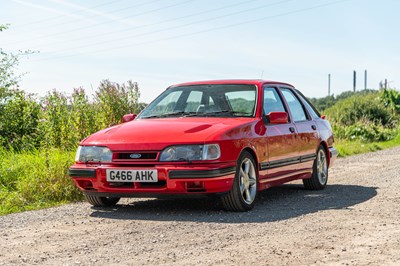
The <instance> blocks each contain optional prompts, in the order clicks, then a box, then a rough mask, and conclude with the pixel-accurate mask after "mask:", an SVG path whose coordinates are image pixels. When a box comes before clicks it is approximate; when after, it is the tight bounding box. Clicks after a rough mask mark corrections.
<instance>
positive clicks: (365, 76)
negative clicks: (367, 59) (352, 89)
mask: <svg viewBox="0 0 400 266" xmlns="http://www.w3.org/2000/svg"><path fill="white" fill-rule="evenodd" d="M364 90H367V70H365V71H364Z"/></svg>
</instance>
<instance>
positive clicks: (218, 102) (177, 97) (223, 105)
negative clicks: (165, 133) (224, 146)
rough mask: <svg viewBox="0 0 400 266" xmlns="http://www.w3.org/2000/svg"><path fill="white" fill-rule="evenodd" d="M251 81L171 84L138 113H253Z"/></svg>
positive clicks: (148, 115) (153, 115)
mask: <svg viewBox="0 0 400 266" xmlns="http://www.w3.org/2000/svg"><path fill="white" fill-rule="evenodd" d="M256 97H257V93H256V87H255V86H254V85H227V84H223V85H221V84H218V85H193V86H178V87H172V88H170V89H168V90H166V91H165V92H164V93H162V94H161V95H160V96H159V97H158V98H156V99H155V100H154V101H153V102H152V103H151V104H149V106H147V107H146V108H145V109H144V110H143V111H142V113H141V114H140V115H139V116H138V118H141V119H149V118H164V117H254V113H255V106H256Z"/></svg>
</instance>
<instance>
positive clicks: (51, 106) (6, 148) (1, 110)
mask: <svg viewBox="0 0 400 266" xmlns="http://www.w3.org/2000/svg"><path fill="white" fill-rule="evenodd" d="M139 95H140V93H139V88H138V86H137V83H134V82H131V81H129V82H128V83H127V84H118V83H114V82H110V81H108V80H104V81H102V82H101V84H100V86H99V88H98V89H97V90H96V91H95V92H94V95H92V97H90V96H89V95H87V94H86V92H85V90H84V89H82V88H78V89H75V90H74V92H73V93H72V95H66V94H64V93H61V92H59V91H56V90H53V91H51V92H49V93H48V94H47V95H46V96H45V97H42V98H39V97H37V96H35V95H30V94H27V93H25V92H23V91H19V90H8V91H6V92H5V93H4V94H2V95H1V97H0V215H4V214H7V213H12V212H19V211H24V210H31V209H37V208H42V207H47V206H54V205H57V204H61V203H64V202H70V201H76V200H80V199H82V195H81V193H80V192H79V191H78V189H77V188H76V187H75V186H74V185H73V182H72V181H71V179H70V178H69V177H68V168H69V167H70V166H71V165H72V164H73V163H74V155H75V150H76V148H77V146H78V144H79V142H80V141H81V140H82V139H83V138H85V137H86V136H88V135H90V134H92V133H94V132H96V131H98V130H100V129H102V128H105V127H108V126H110V125H113V124H117V123H120V121H121V119H122V116H123V115H124V114H127V113H138V112H139V111H140V109H141V108H143V107H144V105H143V104H139V102H138V100H139ZM89 99H92V100H89Z"/></svg>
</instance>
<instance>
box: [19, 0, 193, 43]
mask: <svg viewBox="0 0 400 266" xmlns="http://www.w3.org/2000/svg"><path fill="white" fill-rule="evenodd" d="M156 1H160V0H156ZM193 1H196V0H186V1H183V2H179V3H175V4H172V5H168V6H164V7H160V8H156V9H152V10H148V11H144V12H141V13H138V14H134V15H133V16H136V17H137V16H141V15H145V14H149V13H153V12H157V11H161V10H164V9H167V8H171V7H175V6H179V5H183V4H186V3H189V2H193ZM123 10H126V8H125V9H123ZM108 14H110V13H108ZM131 16H132V15H130V16H128V17H123V18H121V19H126V18H130V17H131ZM92 17H93V16H92ZM87 18H91V16H88V17H86V19H87ZM109 23H110V22H109V21H103V22H100V23H96V24H94V25H88V26H84V27H78V28H74V29H71V30H67V31H63V32H58V33H54V34H50V35H43V36H39V37H37V38H35V40H41V39H46V38H49V37H54V36H59V35H63V34H65V33H70V32H77V31H82V30H85V29H90V28H94V27H97V26H99V25H103V24H109ZM64 24H66V23H60V24H58V25H64ZM53 26H54V25H53ZM28 41H31V39H26V40H23V41H20V42H16V43H15V44H19V43H25V42H28Z"/></svg>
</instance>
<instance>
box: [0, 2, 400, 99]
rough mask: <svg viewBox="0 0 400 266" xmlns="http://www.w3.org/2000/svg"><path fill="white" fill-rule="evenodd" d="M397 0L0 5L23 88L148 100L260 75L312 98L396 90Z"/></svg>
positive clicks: (6, 47)
mask: <svg viewBox="0 0 400 266" xmlns="http://www.w3.org/2000/svg"><path fill="white" fill-rule="evenodd" d="M399 12H400V1H398V0H380V1H378V0H344V1H338V0H286V1H282V0H229V1H228V0H218V1H217V0H212V1H211V0H131V1H129V0H98V1H95V0H86V1H85V0H80V1H78V0H71V1H67V0H0V24H9V28H8V29H7V30H5V31H3V32H0V47H1V48H2V49H3V51H6V52H13V53H18V51H19V50H22V51H24V50H31V51H36V52H35V53H33V54H31V55H29V56H28V57H24V58H21V60H20V65H19V67H18V72H19V73H25V75H24V76H23V78H22V81H21V82H20V89H23V90H25V91H27V92H30V93H36V94H38V95H41V96H43V95H45V94H46V93H47V92H48V91H51V90H53V89H57V90H58V91H62V92H65V93H66V94H69V93H71V92H72V91H73V88H78V87H83V88H84V89H85V90H86V91H87V92H88V93H89V94H90V93H93V92H94V90H95V89H96V88H97V87H98V86H99V84H100V81H101V80H104V79H109V80H110V81H113V82H118V83H123V82H126V81H128V80H132V81H134V82H137V83H138V84H139V88H140V93H141V96H140V101H141V102H146V103H149V102H150V101H152V100H153V99H154V98H155V97H156V96H157V95H158V94H160V93H161V92H162V91H164V90H165V89H166V88H167V87H168V86H170V85H172V84H176V83H181V82H187V81H198V80H214V79H260V78H261V79H266V80H276V81H283V82H287V83H291V84H292V85H294V86H295V87H296V88H298V89H299V90H301V91H302V92H303V94H305V95H306V96H308V97H324V96H327V95H328V74H331V94H332V93H333V94H335V95H338V94H340V93H341V92H344V91H348V90H352V89H353V71H354V70H355V71H356V72H357V88H356V89H357V90H362V89H364V71H365V70H367V71H368V72H367V73H368V76H367V87H368V88H370V89H378V88H379V82H380V81H383V80H385V79H387V80H388V84H389V86H390V87H392V88H400V66H399V63H400V53H399V43H400V34H398V32H399V29H400V19H398V14H399Z"/></svg>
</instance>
